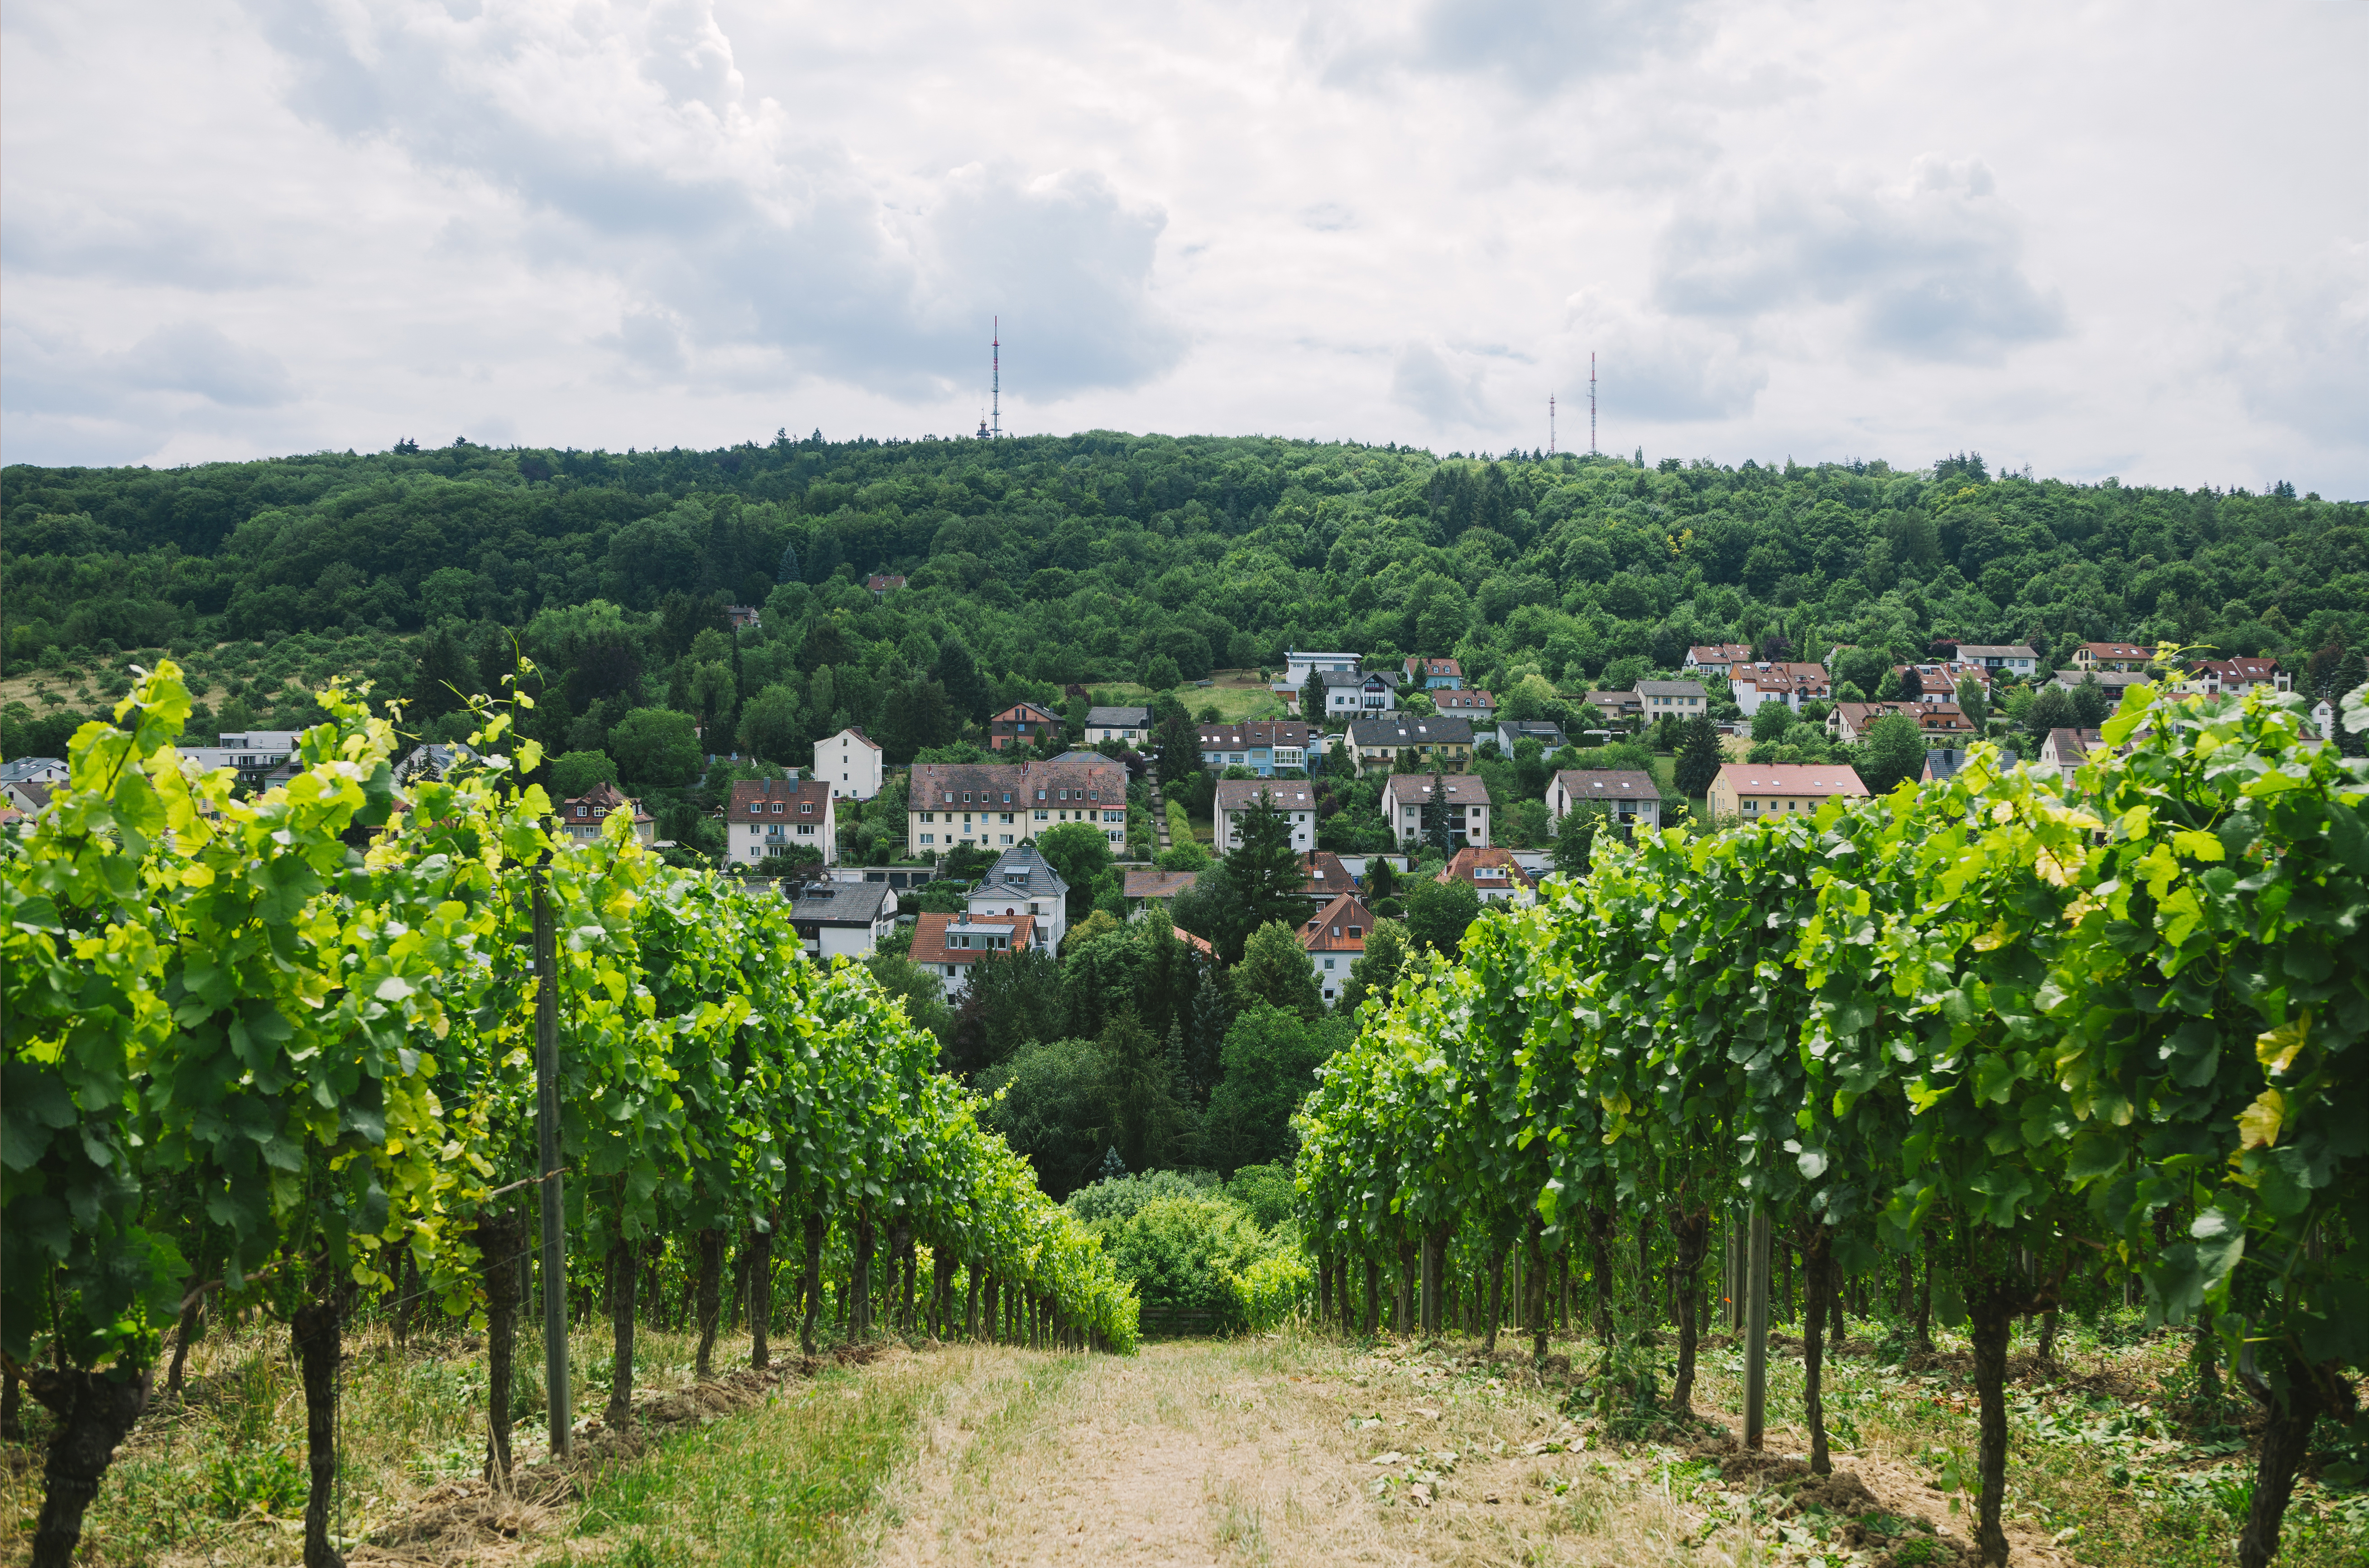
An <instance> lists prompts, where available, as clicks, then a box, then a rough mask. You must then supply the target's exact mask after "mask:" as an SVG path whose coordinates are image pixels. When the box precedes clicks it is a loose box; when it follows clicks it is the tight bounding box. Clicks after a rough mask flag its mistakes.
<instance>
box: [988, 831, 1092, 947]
mask: <svg viewBox="0 0 2369 1568" xmlns="http://www.w3.org/2000/svg"><path fill="white" fill-rule="evenodd" d="M964 903H966V904H967V906H968V907H969V909H970V912H971V913H972V914H973V915H1034V916H1036V926H1035V927H1034V940H1035V942H1036V946H1038V947H1040V948H1043V949H1047V950H1048V951H1053V952H1058V951H1059V950H1060V947H1061V941H1062V938H1064V937H1067V936H1069V934H1070V884H1069V882H1068V881H1065V880H1064V879H1063V878H1062V876H1061V873H1060V872H1059V871H1057V870H1055V869H1053V867H1052V863H1051V862H1050V861H1048V860H1047V859H1046V858H1045V857H1044V856H1042V855H1039V854H1038V853H1037V852H1036V846H1035V845H1033V844H1015V845H1013V846H1012V847H1011V848H1009V849H1007V850H1005V851H1004V852H1003V853H1002V854H1001V855H999V856H997V857H996V858H995V864H994V865H992V866H990V867H989V868H988V869H987V875H985V876H983V877H981V878H980V879H979V880H978V886H977V887H975V888H973V889H971V890H970V892H968V893H967V894H965V895H964Z"/></svg>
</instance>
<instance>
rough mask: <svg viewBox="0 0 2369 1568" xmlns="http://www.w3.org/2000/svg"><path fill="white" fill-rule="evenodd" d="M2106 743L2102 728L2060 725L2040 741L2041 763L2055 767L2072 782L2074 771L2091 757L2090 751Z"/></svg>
mask: <svg viewBox="0 0 2369 1568" xmlns="http://www.w3.org/2000/svg"><path fill="white" fill-rule="evenodd" d="M2104 744H2106V735H2105V732H2104V731H2102V730H2077V729H2066V728H2063V727H2059V728H2057V729H2054V730H2051V731H2049V732H2048V733H2047V735H2046V736H2045V737H2043V739H2042V741H2041V743H2040V765H2041V766H2042V767H2053V768H2054V769H2056V771H2057V772H2058V773H2060V774H2062V775H2063V776H2064V778H2065V780H2066V782H2067V783H2071V782H2072V779H2073V775H2074V772H2075V771H2076V770H2077V769H2078V768H2079V767H2080V766H2081V765H2082V764H2083V763H2084V762H2087V761H2088V760H2089V754H2090V752H2092V751H2094V750H2096V749H2098V748H2099V747H2100V746H2102V745H2104Z"/></svg>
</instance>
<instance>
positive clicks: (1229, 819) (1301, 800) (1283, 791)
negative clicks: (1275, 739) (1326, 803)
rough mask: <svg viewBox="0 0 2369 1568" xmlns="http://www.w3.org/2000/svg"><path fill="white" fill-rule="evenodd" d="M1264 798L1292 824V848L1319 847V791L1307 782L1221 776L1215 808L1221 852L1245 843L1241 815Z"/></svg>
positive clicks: (1219, 849)
mask: <svg viewBox="0 0 2369 1568" xmlns="http://www.w3.org/2000/svg"><path fill="white" fill-rule="evenodd" d="M1262 799H1264V800H1265V801H1267V802H1268V803H1269V804H1270V805H1272V806H1274V807H1275V809H1276V811H1279V812H1282V813H1283V815H1284V819H1285V821H1287V822H1288V823H1289V824H1291V846H1292V848H1293V849H1295V850H1297V851H1299V852H1301V853H1305V852H1306V851H1308V850H1310V849H1313V848H1315V847H1316V795H1315V792H1314V791H1313V790H1310V788H1309V787H1308V786H1307V785H1305V784H1302V783H1299V782H1298V781H1296V780H1293V779H1283V780H1281V781H1274V780H1269V779H1265V778H1220V779H1219V780H1218V793H1217V800H1216V801H1215V803H1214V806H1213V808H1212V810H1213V812H1214V813H1215V815H1216V818H1217V828H1218V852H1219V854H1221V855H1222V854H1226V853H1229V852H1230V851H1232V850H1236V849H1239V848H1241V847H1242V817H1243V816H1244V814H1245V813H1247V812H1249V811H1250V810H1251V809H1252V808H1253V806H1255V805H1256V804H1257V803H1258V802H1259V801H1261V800H1262Z"/></svg>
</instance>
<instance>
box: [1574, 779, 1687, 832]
mask: <svg viewBox="0 0 2369 1568" xmlns="http://www.w3.org/2000/svg"><path fill="white" fill-rule="evenodd" d="M1583 806H1600V807H1602V808H1603V809H1604V812H1605V814H1606V815H1607V816H1608V817H1609V818H1610V819H1611V820H1612V821H1613V822H1614V823H1616V824H1619V825H1620V826H1622V827H1626V828H1637V827H1643V828H1657V827H1659V826H1661V825H1662V787H1661V785H1660V784H1658V783H1656V782H1655V781H1654V776H1653V775H1652V774H1650V773H1640V772H1638V771H1637V770H1636V769H1635V768H1633V767H1567V768H1564V769H1563V770H1562V771H1561V772H1559V773H1557V774H1556V775H1555V776H1554V778H1551V779H1550V780H1549V781H1548V783H1547V817H1548V820H1549V821H1551V823H1553V824H1555V831H1556V832H1558V833H1560V832H1561V831H1562V819H1563V818H1565V817H1567V816H1569V815H1570V814H1571V813H1572V812H1575V811H1577V810H1579V809H1580V808H1581V807H1583Z"/></svg>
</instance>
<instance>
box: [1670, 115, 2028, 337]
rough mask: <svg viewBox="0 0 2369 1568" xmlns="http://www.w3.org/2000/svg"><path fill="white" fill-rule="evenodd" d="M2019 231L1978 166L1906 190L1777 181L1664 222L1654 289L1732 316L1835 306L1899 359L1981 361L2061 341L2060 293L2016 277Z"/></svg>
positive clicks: (1688, 306)
mask: <svg viewBox="0 0 2369 1568" xmlns="http://www.w3.org/2000/svg"><path fill="white" fill-rule="evenodd" d="M2021 254H2022V237H2021V233H2020V228H2019V226H2018V224H2017V222H2016V221H2015V218H2014V215H2013V214H2012V213H2011V212H2010V211H2009V210H2007V209H2006V208H2005V207H2004V206H2003V205H2001V204H2000V202H1999V201H1998V200H1997V197H1996V195H1995V193H1994V191H1993V188H1992V180H1991V176H1990V171H1989V170H1988V169H1987V168H1986V167H1985V166H1984V165H1982V164H1981V163H1979V162H1972V163H1960V164H1942V163H1939V162H1937V161H1933V160H1926V161H1925V162H1923V163H1921V164H1920V165H1918V169H1917V177H1916V179H1915V180H1914V181H1913V182H1912V184H1911V185H1910V186H1909V187H1908V188H1907V189H1905V191H1894V190H1882V189H1876V188H1872V187H1863V186H1861V187H1852V186H1846V185H1844V184H1841V183H1839V182H1832V183H1827V184H1825V185H1812V184H1807V183H1780V184H1777V185H1774V186H1771V187H1767V188H1764V189H1762V190H1760V191H1759V192H1757V193H1756V194H1755V195H1753V196H1752V197H1750V198H1749V199H1745V200H1744V201H1742V202H1740V203H1738V204H1737V205H1736V206H1735V207H1734V208H1732V209H1730V210H1724V211H1711V212H1690V213H1687V214H1684V215H1682V216H1680V217H1678V218H1677V219H1675V220H1673V221H1672V222H1671V223H1670V224H1669V226H1668V227H1667V229H1666V230H1665V232H1664V233H1663V235H1662V238H1661V241H1660V244H1659V245H1658V246H1657V254H1656V256H1655V272H1656V280H1655V285H1654V296H1655V299H1656V301H1658V302H1659V303H1660V304H1661V305H1662V306H1663V307H1664V308H1665V309H1667V310H1669V311H1671V312H1676V313H1678V314H1681V315H1691V316H1700V317H1710V318H1715V319H1721V320H1725V321H1730V322H1734V323H1737V324H1748V323H1749V322H1751V321H1752V320H1753V319H1754V318H1756V317H1758V316H1762V315H1765V314H1768V313H1770V312H1779V311H1784V310H1788V309H1791V308H1793V307H1796V306H1800V305H1803V304H1810V303H1816V304H1825V305H1841V306H1844V307H1846V308H1848V310H1849V311H1850V312H1851V313H1852V314H1853V315H1854V317H1855V318H1856V326H1857V333H1858V336H1859V338H1860V342H1861V343H1862V344H1863V345H1865V346H1866V347H1873V348H1880V349H1883V350H1885V351H1887V352H1890V353H1894V354H1897V355H1900V356H1902V357H1903V358H1910V359H1919V360H1956V361H1968V360H1984V359H1992V358H1997V356H1998V355H1999V354H2000V353H2001V352H2002V351H2004V350H2005V349H2007V348H2009V347H2014V346H2016V345H2019V344H2024V343H2035V342H2041V341H2043V340H2046V339H2048V338H2053V337H2056V336H2059V335H2062V334H2063V333H2064V332H2065V330H2066V312H2065V306H2064V302H2063V301H2062V300H2061V299H2060V298H2059V297H2058V295H2057V294H2056V292H2055V291H2054V290H2047V289H2043V288H2042V287H2041V286H2039V285H2038V284H2035V283H2034V282H2033V281H2032V280H2031V278H2028V277H2026V276H2025V274H2024V271H2023V268H2022V265H2021Z"/></svg>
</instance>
